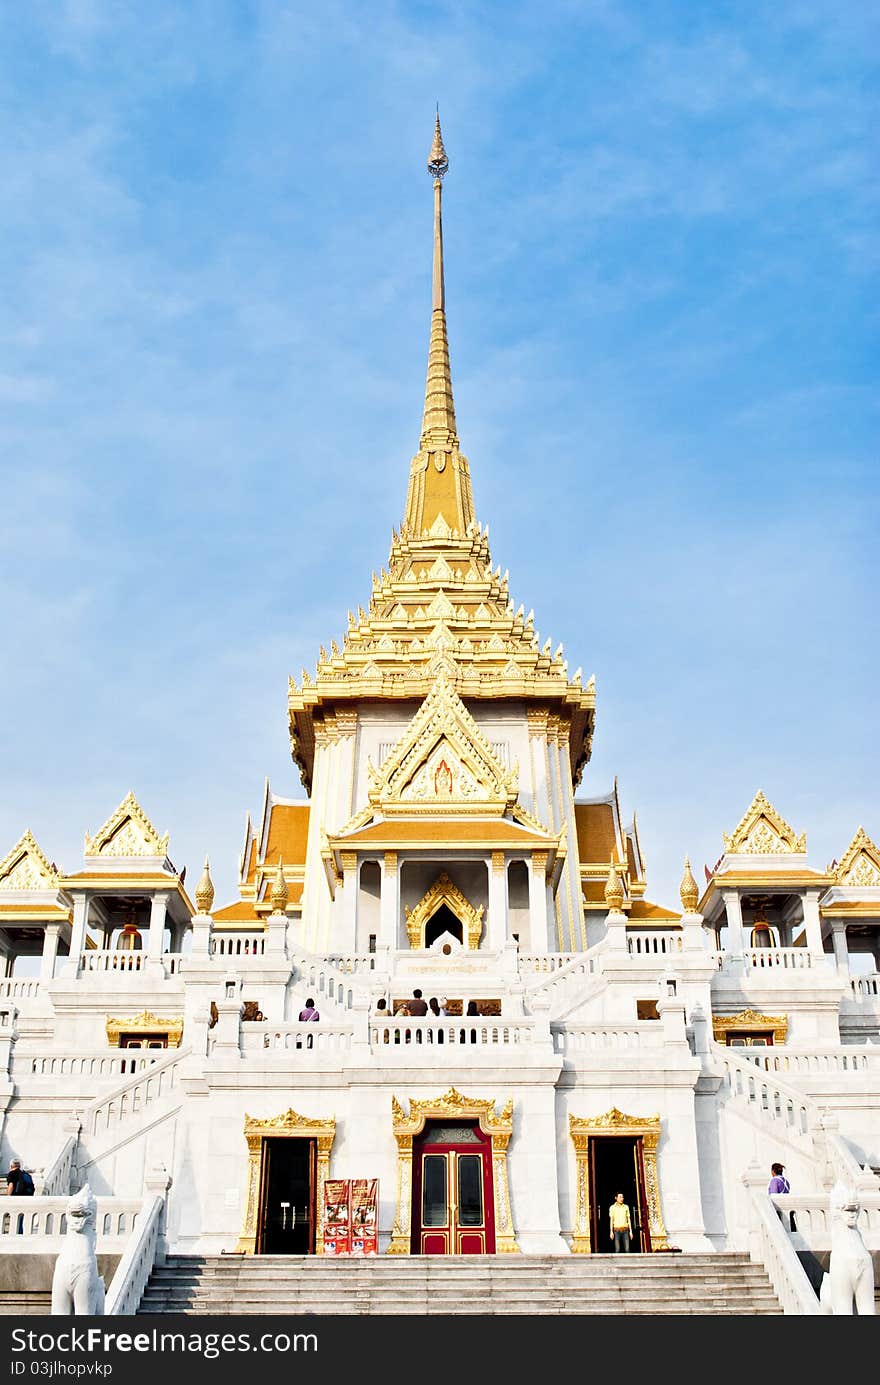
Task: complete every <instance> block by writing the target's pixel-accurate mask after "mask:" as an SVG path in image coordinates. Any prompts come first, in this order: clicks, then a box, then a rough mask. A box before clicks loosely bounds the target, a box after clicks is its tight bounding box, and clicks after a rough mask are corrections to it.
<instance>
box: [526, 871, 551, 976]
mask: <svg viewBox="0 0 880 1385" xmlns="http://www.w3.org/2000/svg"><path fill="white" fill-rule="evenodd" d="M529 936H530V938H531V942H532V952H533V953H535V954H536V955H538V954H541V953H546V951H547V853H546V851H533V852H532V854H531V857H530V858H529Z"/></svg>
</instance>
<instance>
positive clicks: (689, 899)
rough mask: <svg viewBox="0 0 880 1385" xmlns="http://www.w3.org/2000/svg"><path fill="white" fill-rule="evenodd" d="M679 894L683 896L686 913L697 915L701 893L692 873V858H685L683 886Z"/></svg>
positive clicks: (683, 906)
mask: <svg viewBox="0 0 880 1385" xmlns="http://www.w3.org/2000/svg"><path fill="white" fill-rule="evenodd" d="M678 892H679V895H680V896H681V907H682V908H683V909H684V911H685V913H686V914H693V913H695V912H696V908H697V902H698V900H699V898H700V891H699V889H698V887H697V882H696V880H695V879H694V877H693V874H692V873H691V863H690V858H689V857H687V856H685V858H684V875H683V876H682V877H681V884H680V885H679V887H678Z"/></svg>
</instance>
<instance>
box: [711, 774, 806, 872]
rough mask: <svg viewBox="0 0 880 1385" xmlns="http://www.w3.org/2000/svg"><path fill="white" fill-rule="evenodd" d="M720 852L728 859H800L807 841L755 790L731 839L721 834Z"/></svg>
mask: <svg viewBox="0 0 880 1385" xmlns="http://www.w3.org/2000/svg"><path fill="white" fill-rule="evenodd" d="M724 849H725V851H726V852H727V854H728V855H729V856H739V855H742V856H786V855H802V854H803V853H804V852H805V851H806V849H807V837H806V833H803V832H802V833H801V835H800V836H798V835H797V834H796V833H795V830H794V828H793V827H791V826H790V825H789V823H787V822H786V821H785V818H783V817H781V816H780V815H779V813H777V811H776V809H775V808H774V807H773V804H772V803H770V802H768V800H767V799H766V798H765V797H764V795H763V793H761V791H760V790H759V791H758V792H757V793H756V794H755V797H754V798H753V799H752V802H751V803H750V805H749V807H748V808H747V810H746V812H745V814H744V816H743V817H742V818H741V820H740V821H739V823H738V824H737V826H736V828H735V829H734V831H733V833H732V835H731V836H728V835H727V833H726V832H725V833H724Z"/></svg>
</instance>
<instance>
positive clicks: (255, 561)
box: [0, 0, 880, 902]
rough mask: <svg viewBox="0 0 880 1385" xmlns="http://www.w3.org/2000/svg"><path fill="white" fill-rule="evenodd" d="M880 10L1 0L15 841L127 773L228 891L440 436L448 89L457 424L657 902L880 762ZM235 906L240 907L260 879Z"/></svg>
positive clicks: (859, 816)
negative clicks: (572, 684) (413, 469)
mask: <svg viewBox="0 0 880 1385" xmlns="http://www.w3.org/2000/svg"><path fill="white" fill-rule="evenodd" d="M878 37H880V35H878V21H877V16H876V8H875V7H874V6H873V5H871V4H869V3H862V0H848V3H847V4H845V5H841V4H840V3H832V2H831V0H828V3H825V0H804V2H803V3H800V2H799V0H772V3H769V0H768V3H761V2H760V0H758V2H756V3H724V0H717V3H713V4H711V5H705V6H700V5H681V4H679V3H672V2H671V0H670V3H660V2H659V0H658V2H657V3H651V0H638V3H636V2H635V0H632V2H627V0H597V3H590V0H582V3H565V2H564V0H548V3H542V4H541V5H540V6H539V5H537V4H534V3H531V4H517V3H510V2H508V3H504V4H501V3H491V4H474V3H456V4H444V3H442V2H438V3H433V2H432V3H431V4H416V3H398V4H390V3H381V0H380V3H371V4H369V5H363V4H355V3H351V0H341V2H340V0H329V2H328V0H324V3H322V5H321V6H315V5H313V4H310V3H284V0H265V2H261V0H251V2H250V3H248V2H247V0H210V2H209V0H202V3H199V2H198V0H187V3H186V4H171V3H163V0H151V4H150V5H149V6H145V5H142V4H136V3H134V0H129V2H128V3H126V0H114V2H113V3H111V2H110V0H106V3H105V2H104V0H67V3H57V0H52V2H51V3H50V0H29V3H28V4H26V5H7V6H4V7H3V10H2V11H0V45H2V51H3V54H4V61H3V64H2V71H0V119H2V127H3V128H2V140H0V169H2V181H3V189H4V192H3V197H2V208H3V210H2V213H0V217H2V235H3V245H4V254H3V256H2V260H0V295H2V303H3V311H2V314H0V468H2V478H0V479H2V492H0V494H2V508H0V648H2V651H3V659H2V666H3V677H2V679H0V784H2V793H0V856H2V855H3V854H4V853H5V851H6V850H7V849H8V847H9V846H11V845H12V843H13V842H14V840H15V839H16V838H17V837H18V835H19V834H20V833H21V832H22V831H23V830H24V828H25V827H26V826H30V827H31V828H32V830H33V831H34V833H35V834H36V836H37V838H38V840H39V841H40V843H41V845H42V846H43V848H44V850H46V852H47V854H48V855H49V856H50V857H52V858H54V859H55V860H56V861H57V862H58V863H59V864H60V865H62V866H63V867H64V868H66V869H68V870H75V869H77V868H78V865H79V862H80V859H81V851H82V839H83V833H84V832H85V831H86V830H94V829H95V828H96V827H97V826H99V824H100V823H101V822H102V821H103V820H104V818H105V817H107V816H108V815H109V813H110V812H111V811H112V810H113V809H114V808H115V807H116V805H117V803H118V802H119V800H120V799H121V798H122V797H123V795H124V794H125V793H126V792H127V791H128V789H129V788H133V789H134V790H135V791H136V793H137V794H138V796H139V798H140V800H141V802H142V804H143V806H144V808H145V810H146V811H147V812H148V813H149V815H150V816H151V817H152V819H153V821H154V822H155V824H156V826H157V828H158V829H159V830H160V831H165V830H166V829H167V830H170V832H171V854H172V856H173V858H174V860H175V861H176V862H177V863H178V865H181V864H184V863H186V864H187V865H188V867H189V875H190V879H191V880H192V879H193V877H194V873H196V872H197V870H198V868H199V866H200V863H201V858H202V857H203V855H204V853H205V852H206V851H208V852H209V853H210V856H211V861H212V868H213V874H214V878H215V881H216V883H217V886H218V896H219V897H220V899H222V900H223V901H224V902H225V901H226V900H227V899H228V898H230V897H232V895H233V893H234V881H235V875H236V861H237V855H238V851H239V848H240V843H241V837H242V827H243V820H244V813H245V810H246V809H248V808H250V809H251V810H256V809H257V808H258V806H259V802H260V798H261V792H262V784H263V778H264V776H265V775H267V774H268V775H269V776H270V778H271V781H272V785H273V788H274V789H275V790H276V792H278V793H281V794H291V795H292V794H294V793H296V792H299V785H298V777H297V775H296V772H295V770H294V768H293V766H292V764H291V762H290V759H289V753H288V743H287V731H286V685H287V675H288V673H291V672H292V673H294V674H296V675H297V677H298V676H299V671H300V669H301V667H302V666H303V665H305V666H307V667H309V668H313V667H314V662H315V657H316V654H317V649H318V645H319V644H320V643H322V642H323V643H325V644H327V643H329V640H330V639H331V638H333V637H335V638H337V639H339V638H340V636H341V634H342V631H343V629H344V626H345V620H346V612H347V610H348V609H349V607H356V606H357V605H358V603H362V604H364V605H366V603H367V598H368V596H369V580H370V571H371V569H373V568H376V569H378V568H379V566H380V565H381V564H382V563H383V562H384V561H385V560H386V558H387V550H388V542H389V538H390V531H391V527H392V525H393V524H396V523H397V522H399V520H400V518H401V515H402V510H403V503H404V497H405V488H406V479H407V475H408V466H409V458H410V456H411V455H412V453H413V451H414V450H415V448H416V447H417V445H418V433H419V423H420V413H421V400H422V392H423V387H424V370H425V362H426V354H427V334H428V317H429V304H430V249H431V214H432V204H431V190H430V181H429V178H428V176H427V173H426V171H425V159H426V157H427V152H428V148H429V145H430V138H431V126H432V121H433V112H434V103H435V101H436V100H439V102H440V109H441V118H442V121H443V131H444V137H445V141H446V146H447V150H448V153H449V157H450V163H451V169H450V173H449V176H448V178H447V180H446V190H445V199H444V212H445V224H444V231H445V245H446V259H447V306H448V315H449V331H450V342H451V351H452V366H453V378H454V384H455V395H456V405H457V415H458V424H459V432H460V435H461V439H462V446H463V448H464V450H465V452H466V453H467V454H468V456H469V458H470V460H471V466H472V473H473V480H474V491H475V497H476V504H477V512H478V515H479V517H480V519H481V520H482V521H483V522H486V523H489V525H490V531H491V541H492V549H493V557H494V559H495V561H496V562H499V563H500V564H501V566H502V568H505V567H509V569H510V580H511V594H512V597H513V599H514V602H515V603H516V604H517V605H518V604H519V602H520V601H522V602H524V604H525V607H526V609H528V608H529V607H530V606H531V607H534V609H535V613H536V627H537V629H538V630H539V632H540V635H541V640H542V641H543V639H545V638H546V637H547V636H550V637H551V638H552V641H553V645H554V647H555V645H556V644H557V643H558V642H560V641H562V642H563V643H564V645H565V650H566V656H567V658H568V660H569V667H570V668H571V669H574V668H575V667H576V666H577V665H582V666H583V669H584V675H585V677H586V676H588V675H589V674H590V673H595V675H596V679H597V687H598V714H597V733H596V741H595V750H594V755H593V761H592V763H591V765H590V766H589V767H588V769H587V772H586V774H585V777H584V782H583V785H582V789H581V792H582V793H584V794H588V795H594V794H599V793H603V792H605V791H606V790H607V788H608V787H609V786H610V783H611V781H612V779H613V776H614V775H615V774H618V776H619V779H620V787H621V793H622V796H623V801H624V805H625V808H626V810H627V812H631V811H632V809H633V808H636V809H637V810H638V814H639V823H640V830H641V836H642V842H643V846H644V849H645V854H646V857H647V862H648V873H649V883H650V889H649V894H650V895H651V896H652V897H653V898H659V899H661V900H662V901H664V902H675V901H676V900H677V882H678V880H679V878H680V874H681V861H682V858H683V856H684V854H685V852H689V853H690V855H691V859H692V861H693V863H694V866H695V869H696V872H697V874H698V875H701V871H702V865H703V863H704V862H708V863H710V864H711V863H712V862H713V861H714V860H715V859H716V858H717V856H718V855H719V854H720V851H721V846H722V842H721V833H722V832H723V831H725V830H727V831H729V830H730V829H731V828H732V827H733V826H734V825H735V823H736V822H737V820H738V818H739V817H740V815H741V813H742V812H743V811H744V809H745V807H746V806H747V804H748V802H749V801H750V799H751V797H752V795H753V793H754V792H755V790H756V789H758V788H759V787H760V788H763V790H764V791H765V792H766V793H767V795H768V797H769V798H770V799H771V800H772V801H773V802H774V803H775V804H776V806H777V808H778V809H779V810H780V811H781V812H782V813H783V814H784V816H785V817H787V818H788V820H789V821H790V822H792V823H793V825H794V826H795V827H796V828H797V829H798V830H799V831H801V830H805V831H806V832H807V835H808V847H809V850H810V852H811V855H813V856H814V857H815V858H816V860H817V862H818V863H819V864H821V865H824V864H825V863H826V862H827V861H828V860H830V858H831V857H832V856H834V855H836V854H839V853H841V852H842V851H843V849H844V847H845V846H846V844H847V843H848V841H849V839H850V837H851V835H852V833H853V832H854V831H855V829H856V827H857V825H858V824H859V823H863V824H864V826H865V827H866V829H867V830H868V831H869V832H870V833H871V834H872V835H873V836H874V837H875V839H877V838H880V794H878V782H880V775H878V769H880V766H878V749H877V746H878V728H877V712H876V707H877V698H876V688H877V683H878V672H880V670H878V630H877V577H878V572H877V534H878V519H880V516H878V509H880V506H878V497H880V485H878V479H877V473H878V448H877V441H878V428H877V395H876V392H875V388H874V387H875V383H876V381H875V377H876V362H877V323H878V301H877V289H876V285H877V270H878V260H880V254H878V250H880V237H878V217H877V191H876V189H877V186H878V183H877V173H878V169H877V164H876V154H875V153H874V152H873V148H872V139H871V132H872V131H876V128H877V116H878V110H877V99H876V94H877V72H876V61H874V62H872V55H877V54H878V52H880V44H878ZM220 899H218V902H220Z"/></svg>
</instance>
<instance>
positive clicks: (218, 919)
mask: <svg viewBox="0 0 880 1385" xmlns="http://www.w3.org/2000/svg"><path fill="white" fill-rule="evenodd" d="M213 919H214V922H215V923H239V922H242V921H246V922H249V923H262V919H260V918H258V917H257V915H256V914H255V913H254V906H253V905H252V904H251V902H250V900H249V899H237V900H236V901H235V903H234V904H227V905H225V906H224V907H223V908H222V909H215V910H214V913H213Z"/></svg>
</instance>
